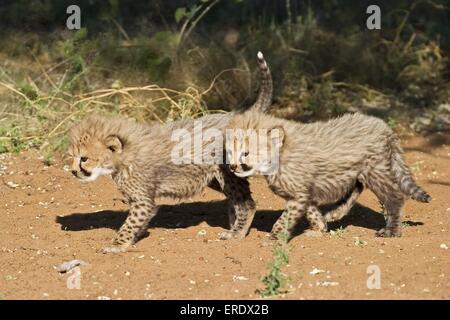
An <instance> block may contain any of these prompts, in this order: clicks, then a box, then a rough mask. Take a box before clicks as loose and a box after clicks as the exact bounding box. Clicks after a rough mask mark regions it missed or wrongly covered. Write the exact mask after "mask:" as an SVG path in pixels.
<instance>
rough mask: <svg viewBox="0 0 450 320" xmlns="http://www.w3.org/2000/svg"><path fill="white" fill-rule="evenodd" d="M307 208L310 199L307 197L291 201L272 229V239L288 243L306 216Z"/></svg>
mask: <svg viewBox="0 0 450 320" xmlns="http://www.w3.org/2000/svg"><path fill="white" fill-rule="evenodd" d="M307 207H308V199H307V198H306V197H301V198H298V199H296V200H289V201H288V202H287V203H286V209H285V210H284V212H283V214H282V215H281V217H280V218H278V220H277V221H276V222H275V224H274V226H273V228H272V232H271V238H272V239H279V240H286V241H288V240H289V239H290V238H291V237H292V231H293V230H294V228H295V226H296V224H297V223H298V221H300V219H301V218H302V217H303V215H304V214H305V212H306V208H307Z"/></svg>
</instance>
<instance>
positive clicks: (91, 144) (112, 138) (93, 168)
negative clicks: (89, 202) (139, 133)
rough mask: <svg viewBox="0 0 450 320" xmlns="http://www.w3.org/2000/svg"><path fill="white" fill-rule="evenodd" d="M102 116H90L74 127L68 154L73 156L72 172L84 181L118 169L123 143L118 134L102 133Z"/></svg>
mask: <svg viewBox="0 0 450 320" xmlns="http://www.w3.org/2000/svg"><path fill="white" fill-rule="evenodd" d="M102 121H103V119H102V118H88V119H85V120H84V121H82V122H81V123H80V124H78V125H77V126H75V127H74V128H72V130H71V132H70V140H71V144H70V147H69V150H68V154H69V155H70V157H71V158H72V174H73V175H74V176H75V177H77V178H78V179H80V180H82V181H94V180H96V179H97V178H98V177H99V176H102V175H110V174H112V173H114V172H115V171H116V167H117V166H116V163H117V159H118V157H119V156H120V154H121V153H122V146H123V143H122V141H121V139H120V138H119V137H118V136H116V135H105V134H102V128H101V125H102V124H103V122H102Z"/></svg>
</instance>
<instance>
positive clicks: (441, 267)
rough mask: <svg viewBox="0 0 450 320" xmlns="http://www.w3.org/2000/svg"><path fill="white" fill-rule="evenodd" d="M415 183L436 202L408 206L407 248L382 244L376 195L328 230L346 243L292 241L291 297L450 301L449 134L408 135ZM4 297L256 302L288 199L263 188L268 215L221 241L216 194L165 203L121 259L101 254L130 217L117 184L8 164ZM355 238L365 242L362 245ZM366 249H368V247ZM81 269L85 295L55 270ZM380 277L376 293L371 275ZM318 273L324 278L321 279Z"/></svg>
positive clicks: (1, 210)
mask: <svg viewBox="0 0 450 320" xmlns="http://www.w3.org/2000/svg"><path fill="white" fill-rule="evenodd" d="M402 139H403V144H404V147H405V150H406V159H407V162H408V163H409V165H410V166H411V168H412V170H413V173H414V175H415V177H416V178H417V181H418V182H419V184H420V185H422V186H423V187H424V188H425V189H426V190H427V191H428V192H429V193H430V194H431V195H432V197H433V201H432V202H431V203H430V204H423V203H418V202H414V201H413V200H408V201H407V203H406V205H405V208H404V221H405V222H406V223H405V227H404V230H403V237H402V238H377V237H375V236H374V233H375V230H377V229H379V228H381V227H382V226H383V225H384V217H383V215H382V214H381V213H380V207H379V204H378V201H377V199H376V198H375V196H374V195H373V194H372V193H370V192H369V191H365V192H364V193H363V195H362V196H361V197H360V199H359V205H357V206H356V207H355V208H353V209H352V211H351V213H350V215H349V216H347V217H345V218H344V219H342V220H341V221H340V222H337V223H333V224H331V225H330V226H329V228H330V229H331V230H337V229H338V228H340V227H342V229H343V230H344V231H343V232H340V233H339V234H341V233H342V234H341V237H339V236H337V235H336V234H334V235H333V234H331V233H330V234H327V235H325V236H323V237H321V238H311V237H307V236H306V235H305V234H302V232H303V231H304V230H305V228H306V223H305V224H303V225H302V226H301V227H300V228H299V230H298V235H297V236H296V237H295V238H294V239H293V240H292V241H291V242H290V247H291V252H290V261H289V264H288V265H287V266H286V267H285V268H284V269H283V271H284V272H285V273H286V275H287V276H288V277H289V282H288V284H287V286H286V289H287V293H286V294H284V295H282V296H278V297H277V298H284V299H383V298H386V299H449V298H450V282H449V277H450V258H449V257H450V256H449V254H450V250H449V249H448V247H450V237H449V231H450V218H449V217H450V201H449V198H450V147H449V145H450V143H449V140H450V139H449V137H448V136H445V135H443V134H441V135H432V136H429V137H426V138H424V137H418V136H413V135H409V136H404V137H402ZM0 159H1V160H0V174H1V176H0V197H1V202H0V299H99V298H105V299H106V298H111V299H254V298H260V297H259V295H258V294H256V293H255V290H256V289H258V288H262V287H263V285H262V283H261V278H262V277H263V276H264V275H265V274H266V273H267V271H268V264H269V263H270V261H271V259H272V248H271V247H270V246H267V245H264V244H265V243H267V242H266V239H267V235H268V232H269V231H270V229H271V227H272V225H273V223H274V221H275V220H276V219H277V218H278V217H279V215H280V214H281V210H282V209H283V206H284V201H283V200H282V199H280V198H278V197H277V196H275V195H273V194H272V193H271V192H270V190H269V189H268V188H267V185H266V183H265V181H264V180H263V179H259V178H258V179H252V181H251V182H252V190H253V193H254V197H255V200H256V201H257V204H258V212H257V214H256V217H255V220H254V222H253V225H252V228H251V231H250V234H249V236H248V237H247V238H246V239H244V240H229V241H219V240H217V239H218V234H219V233H220V232H222V231H223V229H224V228H226V226H227V221H228V220H227V216H226V206H225V203H224V201H223V199H224V197H223V196H222V195H221V194H220V193H217V192H215V191H213V190H209V189H208V190H205V192H204V193H203V194H201V195H198V196H197V197H195V198H193V199H191V200H186V201H184V202H183V203H179V204H173V202H172V203H170V202H168V201H165V202H164V203H167V204H168V205H164V206H163V207H162V209H161V211H160V213H159V215H158V216H157V217H156V218H155V219H154V220H153V222H152V223H151V225H150V228H149V232H150V235H149V236H148V237H146V238H144V239H142V240H141V241H140V242H138V243H137V245H136V246H135V247H134V248H132V249H131V250H130V251H129V252H126V253H121V254H109V255H105V254H101V253H98V252H97V250H98V249H100V248H102V247H103V246H105V245H106V244H108V243H109V241H110V240H111V238H112V237H113V236H114V234H115V232H116V230H117V229H118V228H119V227H120V225H121V224H122V222H123V221H124V219H125V217H126V210H127V207H126V205H124V204H123V203H122V202H121V201H120V200H119V199H120V198H121V196H120V194H119V193H118V192H117V190H116V188H115V186H114V184H113V182H112V181H111V179H110V178H107V177H103V178H101V179H99V180H98V181H95V182H93V183H81V182H80V181H77V180H76V179H75V178H74V177H72V175H71V174H70V173H69V172H67V171H66V170H64V162H63V160H62V157H61V156H58V157H56V161H55V164H53V165H51V166H46V165H44V162H43V161H42V157H41V156H40V155H39V152H38V151H26V152H22V153H20V154H18V155H0ZM355 237H358V239H360V240H361V241H365V242H366V243H365V245H357V241H355V240H356V239H355ZM360 244H361V243H360ZM72 259H81V260H83V261H85V262H86V263H88V265H87V266H83V267H81V282H80V284H81V288H80V289H78V290H77V289H68V288H67V285H66V282H67V279H68V277H70V276H71V274H59V273H58V272H57V271H56V270H55V269H54V266H56V265H59V264H61V263H62V262H64V261H68V260H72ZM370 265H377V266H378V267H379V268H380V271H381V289H368V288H367V284H366V283H367V279H368V277H369V274H368V273H367V268H368V267H369V266H370ZM315 268H317V269H319V270H323V272H319V273H317V274H311V271H312V270H314V269H315Z"/></svg>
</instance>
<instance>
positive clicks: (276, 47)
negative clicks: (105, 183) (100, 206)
mask: <svg viewBox="0 0 450 320" xmlns="http://www.w3.org/2000/svg"><path fill="white" fill-rule="evenodd" d="M71 4H77V5H78V6H79V7H80V8H81V24H82V28H81V29H80V30H78V31H72V30H68V29H67V28H66V19H67V18H68V16H69V15H68V14H67V13H66V9H67V7H68V6H69V5H71ZM371 4H377V5H378V6H379V7H380V8H381V30H368V29H367V28H366V19H367V18H368V16H369V15H368V14H367V13H366V8H367V7H368V6H369V5H371ZM259 50H261V51H262V52H263V53H264V55H265V57H266V60H267V61H268V63H269V65H270V67H271V70H272V74H273V79H274V87H275V92H274V105H273V107H272V112H273V113H274V114H276V115H279V116H282V117H286V118H291V119H296V120H301V121H310V120H315V119H326V118H329V117H331V116H335V115H338V114H342V113H344V112H349V111H356V110H361V111H363V112H366V113H371V114H375V115H377V116H380V117H383V118H384V119H385V120H386V121H388V123H389V124H390V125H391V126H393V127H396V126H398V125H399V124H401V125H406V126H409V127H411V128H413V129H415V130H418V131H436V130H438V131H445V130H448V129H449V124H450V122H449V116H450V84H449V83H450V81H449V80H450V68H449V53H450V1H445V0H420V1H419V0H415V1H407V0H397V1H372V0H371V1H366V0H346V1H337V0H314V1H312V0H309V1H301V0H194V1H187V0H165V1H163V0H155V1H144V0H79V1H75V0H31V1H26V0H3V1H2V2H1V3H0V152H7V151H19V150H22V149H24V148H27V147H40V148H42V149H45V150H47V152H48V154H49V158H51V154H52V152H53V151H54V150H56V149H58V148H60V147H61V146H64V143H65V139H64V137H65V133H66V131H67V129H68V128H69V127H70V126H71V125H72V124H73V123H74V122H76V121H78V120H79V119H80V118H82V117H84V116H85V115H86V114H88V113H91V112H98V113H108V114H123V115H126V116H131V117H134V118H136V119H138V120H141V121H143V120H145V121H158V122H164V121H168V120H174V119H180V118H185V117H195V116H200V115H202V114H204V113H207V112H221V111H220V110H224V111H229V110H233V109H240V108H245V107H246V106H249V105H250V104H251V103H252V102H253V101H254V99H255V96H256V92H257V88H258V85H259V84H258V78H257V73H256V61H255V60H256V53H257V51H259Z"/></svg>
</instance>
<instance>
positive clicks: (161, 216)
mask: <svg viewBox="0 0 450 320" xmlns="http://www.w3.org/2000/svg"><path fill="white" fill-rule="evenodd" d="M226 212H227V205H226V201H212V202H193V203H182V204H177V205H162V206H161V207H160V210H159V212H158V214H157V215H156V217H155V218H154V219H153V220H152V221H151V223H150V225H149V229H151V228H153V227H159V228H167V229H173V228H187V227H191V226H196V225H199V224H200V223H202V222H206V223H207V224H208V225H209V226H212V227H221V228H224V229H227V228H228V217H227V214H226ZM324 212H326V210H324ZM281 213H282V211H281V210H259V211H257V212H256V215H255V218H254V220H253V224H252V228H255V229H257V230H259V231H263V232H270V230H271V229H272V226H273V225H274V223H275V221H276V220H277V219H278V218H279V217H280V215H281ZM126 217H127V212H126V211H111V210H104V211H98V212H92V213H72V214H69V215H66V216H63V217H57V218H56V222H57V223H59V224H61V229H63V230H68V231H81V230H91V229H99V228H110V229H114V230H118V229H119V228H120V226H121V225H122V224H123V222H124V221H125V219H126ZM404 223H405V224H406V225H409V226H416V225H422V224H423V223H422V222H414V221H405V222H404ZM349 225H353V226H358V227H362V228H367V229H372V230H378V229H380V228H382V227H384V225H385V220H384V216H383V215H382V214H381V213H379V212H375V211H373V210H372V209H369V208H367V207H364V206H362V205H360V204H356V205H355V206H354V207H353V208H352V210H351V211H350V213H349V214H348V215H347V216H345V217H344V218H342V219H341V220H340V221H337V222H333V223H330V224H329V225H328V229H329V230H335V229H337V228H340V227H342V228H346V227H347V226H349ZM307 228H308V224H307V222H306V220H305V219H303V220H302V221H301V223H299V225H298V227H297V228H296V230H295V232H294V235H298V234H300V233H302V232H303V231H304V230H305V229H307Z"/></svg>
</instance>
